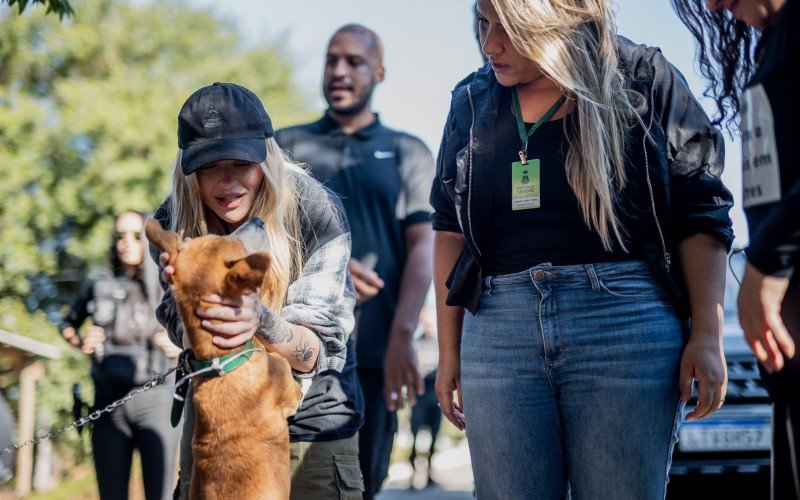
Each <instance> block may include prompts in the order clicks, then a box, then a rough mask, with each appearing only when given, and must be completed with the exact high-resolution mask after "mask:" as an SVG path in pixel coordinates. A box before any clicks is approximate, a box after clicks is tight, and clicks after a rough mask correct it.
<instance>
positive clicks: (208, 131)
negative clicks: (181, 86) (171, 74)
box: [178, 82, 275, 175]
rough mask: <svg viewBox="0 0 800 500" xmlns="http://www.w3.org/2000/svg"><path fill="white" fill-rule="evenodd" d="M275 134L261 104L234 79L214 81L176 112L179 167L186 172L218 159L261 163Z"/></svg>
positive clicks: (190, 97)
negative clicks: (179, 152)
mask: <svg viewBox="0 0 800 500" xmlns="http://www.w3.org/2000/svg"><path fill="white" fill-rule="evenodd" d="M274 135H275V131H274V130H273V129H272V121H271V120H270V119H269V115H268V114H267V111H266V110H265V109H264V105H263V104H261V101H260V100H259V99H258V97H256V95H255V94H254V93H252V92H251V91H249V90H247V89H246V88H244V87H242V86H240V85H236V84H235V83H220V82H216V83H214V84H213V85H209V86H207V87H203V88H201V89H200V90H198V91H197V92H195V93H194V94H192V95H191V96H189V98H188V99H187V100H186V102H185V103H184V104H183V107H182V108H181V112H180V114H179V115H178V147H179V148H181V150H182V151H183V153H182V155H181V169H182V170H183V174H184V175H189V174H191V173H192V172H195V171H197V170H198V169H200V168H202V167H204V166H206V165H208V164H210V163H214V162H215V161H219V160H242V161H247V162H251V163H261V162H262V161H264V160H265V159H266V158H267V146H266V144H265V142H264V140H265V139H266V138H268V137H272V136H274Z"/></svg>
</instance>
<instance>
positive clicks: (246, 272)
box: [225, 252, 270, 293]
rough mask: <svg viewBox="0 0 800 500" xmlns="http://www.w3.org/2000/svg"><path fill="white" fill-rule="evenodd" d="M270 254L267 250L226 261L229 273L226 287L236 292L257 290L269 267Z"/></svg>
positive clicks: (226, 277)
mask: <svg viewBox="0 0 800 500" xmlns="http://www.w3.org/2000/svg"><path fill="white" fill-rule="evenodd" d="M269 263H270V256H269V254H267V253H265V252H256V253H251V254H250V255H248V256H247V257H244V258H241V259H235V260H229V261H226V262H225V265H226V266H227V267H228V275H227V276H225V289H226V290H227V291H230V292H236V293H250V292H255V291H256V290H258V289H259V287H260V286H261V283H263V281H264V276H265V275H266V274H267V269H268V268H269Z"/></svg>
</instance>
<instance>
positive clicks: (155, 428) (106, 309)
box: [61, 212, 180, 500]
mask: <svg viewBox="0 0 800 500" xmlns="http://www.w3.org/2000/svg"><path fill="white" fill-rule="evenodd" d="M143 229H144V221H143V217H142V215H140V214H138V213H136V212H124V213H122V214H121V215H119V216H118V217H117V219H116V221H115V222H114V242H113V244H112V248H111V267H112V270H111V271H104V272H102V273H101V274H100V276H99V277H98V278H97V279H95V280H92V282H91V283H89V284H88V286H86V288H85V289H84V290H83V292H82V293H81V295H80V297H79V298H78V300H77V301H76V302H75V304H74V305H73V307H72V310H71V311H70V313H69V315H68V316H67V317H66V318H65V326H64V327H63V328H62V330H61V335H62V336H63V337H64V338H65V339H66V340H67V341H68V342H69V343H70V344H72V345H73V346H75V347H77V348H80V349H81V350H82V351H83V352H84V353H85V354H86V355H87V356H91V357H92V380H93V381H94V387H95V400H94V404H95V407H96V408H103V407H105V406H106V405H108V404H109V403H111V402H113V401H115V400H117V399H120V398H122V397H124V396H125V395H126V394H127V393H128V392H129V391H130V390H131V389H133V388H134V387H136V386H139V385H143V384H145V383H146V382H148V381H149V380H150V379H151V377H152V373H153V372H161V371H163V370H165V369H166V368H168V366H169V365H170V364H171V363H172V358H176V357H177V356H178V354H180V349H178V348H177V347H176V346H175V345H174V344H172V342H171V341H170V340H169V338H168V337H167V333H166V332H165V331H164V329H163V328H162V327H161V325H160V324H159V323H158V321H157V320H156V318H155V304H157V302H156V301H157V299H159V298H160V295H161V294H160V289H159V287H158V273H157V270H156V268H155V265H154V264H152V263H151V262H150V261H149V260H146V259H144V258H143V257H144V249H145V248H146V242H145V240H144V239H143V238H144V231H143ZM145 263H147V264H148V266H152V267H151V268H150V269H148V270H146V269H145ZM90 317H91V323H92V324H90V325H88V326H87V327H86V328H85V329H84V331H83V334H82V335H80V334H78V329H79V328H80V326H81V325H82V324H83V323H84V322H85V321H86V320H87V319H89V318H90ZM171 406H172V384H169V383H167V384H164V385H160V386H157V387H155V388H153V389H150V390H149V391H146V392H144V393H141V394H139V395H138V396H136V398H134V399H132V400H130V401H129V402H128V403H127V404H126V405H125V406H122V407H120V408H117V409H116V410H114V411H113V412H112V413H110V414H105V415H103V416H102V417H101V418H100V419H98V420H97V421H96V422H95V423H94V428H93V430H92V454H93V456H94V462H95V469H96V471H97V484H98V487H99V490H100V498H102V499H114V500H118V499H125V498H128V481H129V479H130V472H131V463H132V459H133V450H134V449H136V450H138V451H139V455H140V456H141V457H142V474H143V476H144V487H145V496H146V497H147V499H148V500H151V499H158V498H171V496H172V487H173V472H174V468H175V465H174V460H175V452H176V449H177V444H178V436H179V433H180V429H173V428H172V425H171V424H170V419H169V412H170V409H171Z"/></svg>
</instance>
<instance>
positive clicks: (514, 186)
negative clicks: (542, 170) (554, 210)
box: [511, 158, 542, 210]
mask: <svg viewBox="0 0 800 500" xmlns="http://www.w3.org/2000/svg"><path fill="white" fill-rule="evenodd" d="M541 205H542V192H541V184H540V181H539V159H538V158H533V159H530V160H528V161H527V162H525V163H522V162H520V161H515V162H514V163H512V164H511V210H528V209H531V208H539V207H540V206H541Z"/></svg>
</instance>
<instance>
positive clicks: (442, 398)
mask: <svg viewBox="0 0 800 500" xmlns="http://www.w3.org/2000/svg"><path fill="white" fill-rule="evenodd" d="M465 244H466V242H465V240H464V235H463V234H461V233H455V232H447V231H437V232H436V234H435V235H434V240H433V284H434V289H435V291H436V324H437V328H438V333H439V369H438V371H437V373H436V396H437V397H438V398H439V406H440V407H441V409H442V413H443V414H444V416H445V417H447V420H449V421H450V422H452V423H453V425H455V426H456V427H457V428H458V429H459V430H464V427H465V422H464V412H463V406H462V404H461V354H460V351H461V325H462V323H463V320H464V308H463V307H453V306H448V305H447V304H446V303H445V301H446V300H447V285H446V284H445V282H446V281H447V277H448V276H449V275H450V272H451V270H452V269H453V265H454V264H455V263H456V260H457V259H458V256H459V255H460V254H461V251H462V250H463V249H464V245H465ZM455 399H457V400H458V402H456V401H455Z"/></svg>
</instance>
